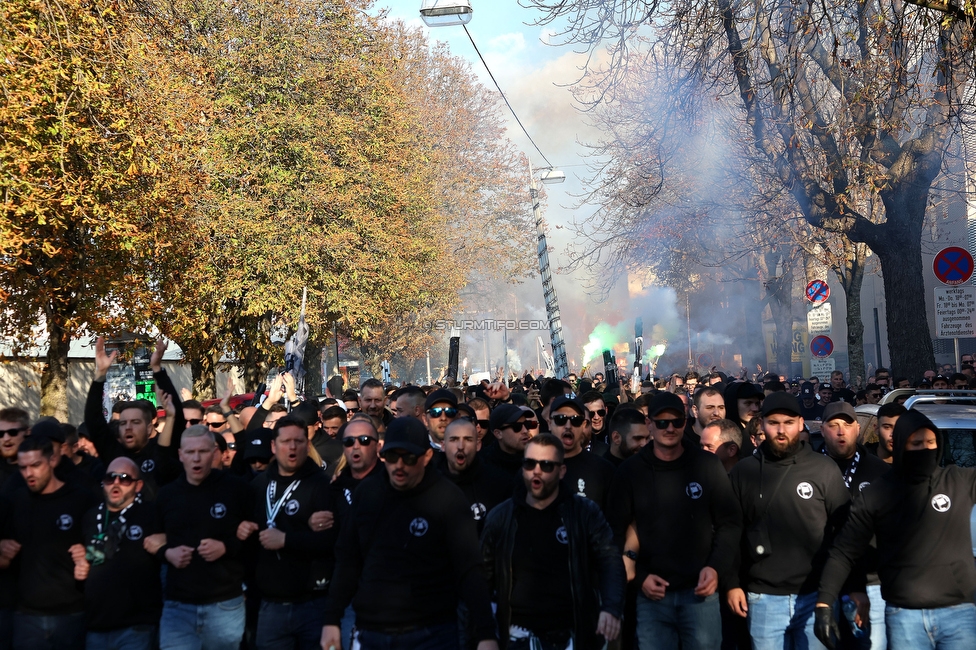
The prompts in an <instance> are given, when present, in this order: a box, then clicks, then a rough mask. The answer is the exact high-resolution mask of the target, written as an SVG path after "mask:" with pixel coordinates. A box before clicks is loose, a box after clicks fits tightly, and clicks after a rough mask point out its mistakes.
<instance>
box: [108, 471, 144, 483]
mask: <svg viewBox="0 0 976 650" xmlns="http://www.w3.org/2000/svg"><path fill="white" fill-rule="evenodd" d="M137 480H138V479H136V477H134V476H132V475H130V474H124V473H122V472H108V473H107V474H105V476H103V477H102V485H114V484H115V482H116V481H118V482H119V484H120V485H121V486H122V487H129V486H130V485H132V484H133V483H135V482H136V481H137Z"/></svg>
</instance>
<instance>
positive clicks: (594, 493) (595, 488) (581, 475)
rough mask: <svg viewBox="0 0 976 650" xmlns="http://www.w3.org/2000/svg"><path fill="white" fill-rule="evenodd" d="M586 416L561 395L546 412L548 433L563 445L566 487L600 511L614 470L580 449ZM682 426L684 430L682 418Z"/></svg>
mask: <svg viewBox="0 0 976 650" xmlns="http://www.w3.org/2000/svg"><path fill="white" fill-rule="evenodd" d="M586 417H587V411H586V407H584V406H583V405H582V404H581V403H580V401H579V400H578V399H575V398H573V397H570V396H569V395H562V396H560V397H557V398H556V399H554V400H553V401H552V404H551V407H550V409H549V431H551V432H552V434H553V435H554V436H556V437H557V438H559V439H560V440H561V441H562V443H563V450H564V451H565V460H564V463H565V466H566V476H565V480H566V484H567V485H569V487H570V489H575V490H576V493H577V494H579V495H580V496H584V497H587V498H589V499H592V500H593V501H596V503H597V504H598V505H599V506H600V508H601V509H602V508H603V507H604V506H605V505H606V499H607V492H608V491H609V489H610V479H611V478H613V469H614V468H613V465H612V464H611V463H610V462H609V461H607V460H604V459H603V458H601V457H599V456H597V455H596V454H594V453H592V452H589V451H586V450H585V449H583V424H584V423H585V422H586ZM681 426H682V427H684V420H683V419H682V422H681Z"/></svg>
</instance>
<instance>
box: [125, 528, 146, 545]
mask: <svg viewBox="0 0 976 650" xmlns="http://www.w3.org/2000/svg"><path fill="white" fill-rule="evenodd" d="M125 536H126V538H128V539H129V540H130V541H133V542H136V541H139V540H140V539H142V527H140V526H136V525H134V524H133V525H132V526H129V527H128V528H127V529H126V530H125Z"/></svg>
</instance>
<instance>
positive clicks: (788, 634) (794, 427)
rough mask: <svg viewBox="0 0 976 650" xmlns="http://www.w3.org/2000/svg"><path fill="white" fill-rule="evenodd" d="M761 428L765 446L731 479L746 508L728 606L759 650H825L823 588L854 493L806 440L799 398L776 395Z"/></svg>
mask: <svg viewBox="0 0 976 650" xmlns="http://www.w3.org/2000/svg"><path fill="white" fill-rule="evenodd" d="M761 423H762V430H763V433H764V434H765V437H766V439H765V441H764V442H763V443H762V444H761V445H760V446H759V448H758V450H757V451H756V453H754V454H753V455H752V456H750V457H749V458H745V459H743V460H742V461H740V462H739V463H738V464H737V465H736V466H735V467H734V468H732V473H731V475H730V476H731V479H732V490H733V491H734V492H735V496H736V498H737V499H738V501H739V504H740V505H741V506H742V515H743V536H742V549H741V562H742V568H741V573H740V574H736V573H734V572H733V573H732V574H731V575H730V576H729V583H728V586H729V589H728V594H727V596H726V598H727V601H728V604H729V608H730V609H731V610H732V611H733V612H734V613H735V614H738V615H739V616H743V617H745V616H748V622H749V633H750V634H751V636H752V647H753V648H754V650H767V649H768V650H773V649H774V648H775V649H776V650H782V648H784V647H801V648H802V647H806V648H818V647H820V642H819V641H818V640H817V638H816V636H815V635H814V631H813V614H814V611H813V610H814V605H815V604H816V588H817V584H818V583H819V580H820V571H821V568H822V567H823V562H824V561H825V560H826V555H827V548H828V547H829V544H830V540H831V539H832V537H833V535H834V533H835V531H836V530H838V529H839V527H840V526H841V525H843V522H844V518H845V517H846V515H847V511H848V507H849V504H850V499H851V497H850V493H849V492H848V491H847V488H846V487H845V486H844V481H843V478H842V477H841V474H840V472H838V471H837V465H836V464H835V463H834V462H833V461H832V460H830V459H829V458H827V457H826V456H824V455H823V454H819V453H813V452H811V451H810V449H809V448H808V447H807V445H806V443H805V442H802V441H801V440H800V431H801V430H802V429H803V418H802V417H801V416H800V404H799V403H798V402H797V400H796V398H795V397H793V396H792V395H790V394H789V393H782V392H778V393H773V394H771V395H769V396H768V397H767V398H766V399H765V400H764V401H763V405H762V420H761ZM743 587H744V588H745V589H743ZM745 590H748V596H747V595H746V591H745Z"/></svg>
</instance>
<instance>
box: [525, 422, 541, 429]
mask: <svg viewBox="0 0 976 650" xmlns="http://www.w3.org/2000/svg"><path fill="white" fill-rule="evenodd" d="M525 428H526V429H528V430H529V431H532V430H533V429H538V428H539V423H538V422H536V421H535V420H526V421H525Z"/></svg>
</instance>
